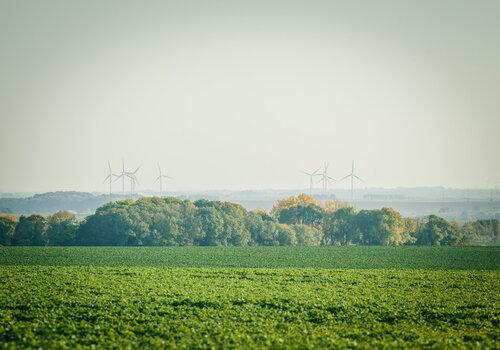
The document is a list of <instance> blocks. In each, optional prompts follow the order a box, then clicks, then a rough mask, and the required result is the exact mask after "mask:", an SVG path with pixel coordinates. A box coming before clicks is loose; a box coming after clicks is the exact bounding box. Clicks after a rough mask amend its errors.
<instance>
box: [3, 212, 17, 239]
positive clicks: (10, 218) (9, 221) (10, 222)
mask: <svg viewBox="0 0 500 350" xmlns="http://www.w3.org/2000/svg"><path fill="white" fill-rule="evenodd" d="M16 225H17V218H16V216H15V215H10V214H1V215H0V246H7V245H11V243H12V242H11V241H12V237H13V236H14V232H15V230H16Z"/></svg>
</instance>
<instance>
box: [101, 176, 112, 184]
mask: <svg viewBox="0 0 500 350" xmlns="http://www.w3.org/2000/svg"><path fill="white" fill-rule="evenodd" d="M110 177H111V175H108V176H106V178H105V179H104V181H103V182H102V183H105V182H106V181H108V179H109V178H110Z"/></svg>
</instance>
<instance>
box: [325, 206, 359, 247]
mask: <svg viewBox="0 0 500 350" xmlns="http://www.w3.org/2000/svg"><path fill="white" fill-rule="evenodd" d="M355 218H356V211H355V210H354V208H352V207H348V208H341V209H338V210H336V211H335V212H333V213H328V214H326V215H325V221H324V226H323V235H324V236H323V244H325V245H333V244H340V245H346V244H350V243H359V242H358V239H357V233H356V226H355V222H354V220H355Z"/></svg>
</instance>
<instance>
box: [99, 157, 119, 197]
mask: <svg viewBox="0 0 500 350" xmlns="http://www.w3.org/2000/svg"><path fill="white" fill-rule="evenodd" d="M108 169H109V175H108V176H106V178H105V179H104V181H103V182H102V183H105V182H106V181H108V180H109V195H111V183H112V182H113V176H117V175H115V174H113V173H112V172H111V164H110V163H109V161H108Z"/></svg>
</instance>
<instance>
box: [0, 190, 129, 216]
mask: <svg viewBox="0 0 500 350" xmlns="http://www.w3.org/2000/svg"><path fill="white" fill-rule="evenodd" d="M137 197H138V196H137ZM124 198H125V197H124V196H123V195H121V194H113V195H107V194H106V195H104V194H102V195H94V194H92V193H87V192H75V191H58V192H47V193H42V194H35V195H34V196H32V197H27V198H0V211H4V212H11V213H19V214H31V213H55V212H57V211H60V210H69V211H75V212H77V213H92V212H94V211H95V209H96V208H97V207H99V206H101V205H103V204H105V203H108V202H110V201H116V200H123V199H124Z"/></svg>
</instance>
